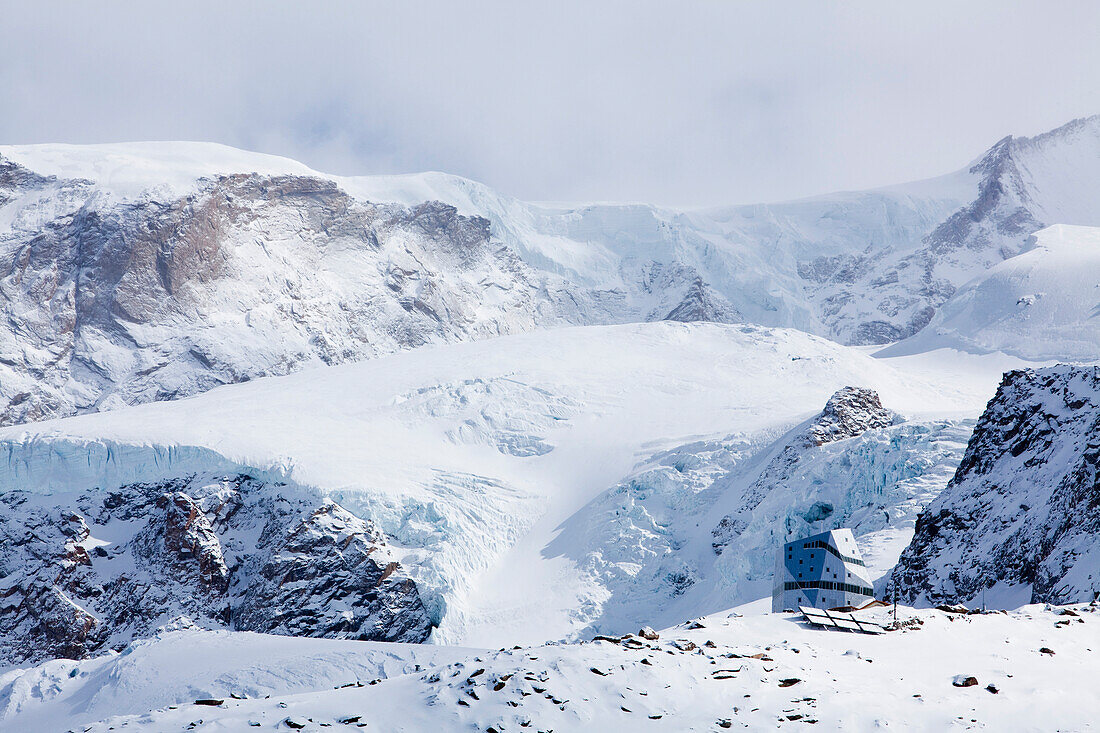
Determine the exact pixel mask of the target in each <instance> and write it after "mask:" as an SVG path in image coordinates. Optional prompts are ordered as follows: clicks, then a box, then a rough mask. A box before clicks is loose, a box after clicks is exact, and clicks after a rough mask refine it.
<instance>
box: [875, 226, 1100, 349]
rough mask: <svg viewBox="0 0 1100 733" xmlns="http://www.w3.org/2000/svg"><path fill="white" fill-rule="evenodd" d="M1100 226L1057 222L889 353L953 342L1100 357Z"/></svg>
mask: <svg viewBox="0 0 1100 733" xmlns="http://www.w3.org/2000/svg"><path fill="white" fill-rule="evenodd" d="M1098 307H1100V228H1096V227H1084V226H1065V225H1056V226H1051V227H1047V228H1046V229H1043V230H1041V231H1039V232H1037V233H1036V234H1035V245H1034V247H1033V248H1032V249H1031V250H1029V251H1028V252H1025V253H1023V254H1020V255H1017V256H1015V257H1013V258H1011V259H1008V260H1005V261H1004V262H1002V263H1001V264H999V265H997V266H995V267H993V268H991V269H990V270H988V271H986V272H984V273H982V274H981V275H979V276H978V277H976V278H975V279H974V280H971V281H970V282H968V283H967V284H966V285H964V286H963V287H961V288H959V291H958V292H957V293H956V294H955V295H954V296H953V297H952V298H951V299H950V300H948V301H947V302H946V303H944V304H943V306H942V307H941V308H940V309H939V312H938V313H937V314H936V316H935V317H934V318H933V319H932V322H931V323H929V324H928V326H927V327H926V328H925V329H924V330H923V331H921V332H920V333H918V334H917V335H916V336H913V337H912V338H910V339H908V340H906V341H902V342H900V343H898V344H895V345H893V346H891V347H888V348H886V349H883V350H882V351H881V352H880V354H881V355H883V356H895V355H901V354H915V353H922V352H928V351H931V350H934V349H938V348H955V349H960V350H964V351H970V352H974V353H978V354H983V353H989V352H1003V353H1006V354H1012V355H1015V356H1018V357H1021V358H1023V359H1027V360H1030V361H1048V360H1049V361H1054V360H1057V361H1069V362H1090V361H1096V360H1100V322H1098V321H1097V314H1098V310H1097V309H1098Z"/></svg>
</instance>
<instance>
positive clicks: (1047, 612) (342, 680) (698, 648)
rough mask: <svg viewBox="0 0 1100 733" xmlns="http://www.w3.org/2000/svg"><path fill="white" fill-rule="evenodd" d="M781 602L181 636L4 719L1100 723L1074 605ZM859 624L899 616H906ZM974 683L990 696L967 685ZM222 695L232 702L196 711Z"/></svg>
mask: <svg viewBox="0 0 1100 733" xmlns="http://www.w3.org/2000/svg"><path fill="white" fill-rule="evenodd" d="M763 605H764V604H763V603H757V604H751V605H749V606H744V607H739V608H736V609H733V610H732V611H727V612H722V613H718V614H714V615H712V616H709V617H706V618H702V619H699V620H698V621H696V622H693V623H691V624H682V625H679V626H677V627H673V628H670V629H666V630H664V631H661V633H660V639H659V640H657V641H654V642H643V641H642V640H640V639H639V640H634V641H628V642H626V643H624V644H618V643H614V642H609V641H597V642H591V643H584V644H564V645H556V644H552V645H546V646H535V647H529V648H521V649H514V650H510V651H505V650H501V651H498V652H492V651H487V650H481V651H479V650H460V649H454V648H435V647H407V646H401V645H388V644H371V643H367V642H335V641H328V640H312V639H308V640H307V639H286V638H273V637H264V636H260V635H255V634H244V633H227V632H222V633H218V634H212V633H210V632H194V631H192V632H174V633H168V634H165V635H163V636H162V637H160V638H159V639H156V640H153V641H149V642H142V643H140V644H136V645H134V646H133V647H131V650H130V651H128V652H127V653H125V654H123V655H117V656H109V657H104V658H99V659H94V660H87V661H84V662H68V661H54V662H48V663H46V664H43V665H40V666H38V667H35V668H31V669H27V670H15V671H13V672H9V673H7V674H6V675H5V676H4V677H3V678H0V696H3V699H4V701H5V707H4V708H3V712H2V713H0V721H2V723H3V724H4V725H5V727H10V728H11V729H13V730H16V729H18V730H32V729H33V730H63V729H65V728H66V727H77V726H81V727H79V728H78V729H82V730H88V731H89V732H91V731H106V730H109V729H112V728H113V729H114V730H120V729H124V730H134V731H157V732H158V733H162V732H167V731H177V730H181V731H182V730H185V729H190V730H199V731H234V732H235V731H242V730H252V729H255V730H260V731H263V730H287V729H288V728H287V726H286V725H285V724H284V722H283V721H285V720H287V719H288V718H289V719H290V720H291V721H293V722H294V723H296V724H301V725H303V726H304V727H303V730H306V731H320V730H358V729H361V727H357V726H358V725H359V724H361V723H365V724H366V730H386V731H423V730H439V731H452V730H455V731H457V730H487V729H488V728H489V727H490V726H492V727H494V728H495V729H496V730H498V731H515V730H528V729H529V730H549V729H553V730H601V731H636V730H654V731H659V730H670V731H673V730H674V731H687V730H705V731H711V730H716V729H719V727H718V726H719V724H720V723H722V722H723V721H728V722H729V726H730V727H731V728H732V729H734V730H745V729H748V730H762V729H765V728H767V729H771V728H779V729H783V728H786V727H789V726H795V727H796V728H798V729H801V728H802V726H803V725H805V724H806V723H807V722H808V721H811V720H812V721H816V724H817V726H818V727H819V728H821V729H822V730H848V731H864V730H881V729H883V728H896V729H901V730H921V731H943V730H992V731H1002V730H1014V731H1079V730H1088V729H1090V728H1091V726H1092V725H1093V724H1094V722H1095V720H1096V718H1097V716H1098V715H1100V698H1098V697H1097V696H1096V695H1095V694H1094V691H1093V687H1092V686H1093V681H1094V679H1095V676H1096V675H1097V674H1098V673H1100V658H1098V657H1097V655H1096V653H1095V652H1094V650H1095V649H1097V648H1098V645H1100V617H1098V615H1097V607H1096V606H1087V605H1079V606H1074V607H1072V608H1071V609H1068V610H1072V612H1073V613H1075V614H1077V615H1075V616H1063V615H1061V613H1062V611H1063V610H1065V609H1060V608H1050V607H1043V606H1026V607H1024V608H1021V609H1020V610H1019V611H1015V612H1011V613H994V614H986V615H959V614H950V613H943V612H940V611H936V610H914V609H910V608H906V607H900V608H899V609H898V619H899V621H907V622H908V625H907V626H906V627H905V628H904V629H903V630H901V631H893V632H889V633H886V634H883V635H881V636H869V635H862V634H852V633H845V632H839V631H828V630H824V629H815V628H811V627H809V626H808V625H806V624H804V623H802V622H801V621H800V617H798V616H797V615H796V614H768V613H765V612H763V610H762V608H763ZM860 613H861V615H864V616H867V617H868V618H871V619H875V620H879V621H880V622H885V621H887V620H889V619H890V609H878V610H876V611H872V612H860ZM1056 624H1060V625H1056ZM1041 649H1049V650H1050V651H1052V652H1053V654H1046V653H1044V652H1042V651H1040V650H1041ZM214 650H217V653H211V652H212V651H214ZM643 659H645V660H647V662H648V663H642V660H643ZM414 664H419V665H420V667H421V668H420V669H419V670H417V669H416V668H415V667H414V666H413V665H414ZM70 675H71V676H70ZM957 676H963V677H964V678H965V677H971V676H972V677H975V678H976V679H977V681H978V684H977V685H976V686H973V687H955V686H954V685H953V684H952V682H953V680H954V679H955V678H956V677H957ZM375 678H381V681H380V682H378V683H377V684H363V686H356V685H355V684H354V683H355V682H356V681H357V680H358V681H360V682H362V683H366V682H369V681H370V680H372V679H375ZM349 683H351V685H350V686H347V685H348V684H349ZM990 685H992V686H993V687H994V688H995V689H996V693H993V692H992V691H990V690H989V689H987V688H988V686H990ZM334 688H336V689H334ZM231 693H234V694H237V695H238V696H240V697H247V698H248V699H240V700H238V699H233V698H231V697H229V694H231ZM40 695H41V696H43V697H39V696H40ZM266 695H270V697H269V698H268V697H265V696H266ZM207 697H215V698H216V699H221V700H222V701H223V702H222V704H221V705H220V706H213V707H212V706H199V705H195V704H193V701H194V700H195V699H199V698H207ZM97 716H102V718H103V719H102V720H101V722H97V723H92V724H91V725H90V726H88V727H87V728H84V727H82V726H85V725H87V724H88V723H91V722H92V721H94V720H96V719H97ZM351 718H356V720H353V721H351V722H347V723H342V721H346V720H348V719H351ZM525 724H529V726H528V727H525ZM190 726H193V727H190Z"/></svg>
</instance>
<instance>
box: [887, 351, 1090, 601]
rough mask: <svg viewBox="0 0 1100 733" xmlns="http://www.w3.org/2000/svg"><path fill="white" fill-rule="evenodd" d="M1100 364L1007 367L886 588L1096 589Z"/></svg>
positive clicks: (966, 595)
mask: <svg viewBox="0 0 1100 733" xmlns="http://www.w3.org/2000/svg"><path fill="white" fill-rule="evenodd" d="M1098 395H1100V369H1097V368H1096V367H1069V366H1058V367H1051V368H1046V369H1038V370H1030V369H1025V370H1021V371H1013V372H1009V373H1007V374H1005V376H1004V379H1003V380H1002V382H1001V385H1000V387H999V388H998V389H997V394H996V395H995V396H994V397H993V399H992V400H990V402H989V404H988V405H987V407H986V410H985V413H984V414H983V415H982V417H981V419H980V420H979V421H978V424H977V426H976V427H975V429H974V433H973V435H972V436H971V438H970V442H969V444H968V445H967V448H966V452H965V454H964V455H963V458H962V461H961V463H960V464H959V467H958V470H957V471H956V472H955V476H954V478H952V480H951V481H950V483H949V484H948V485H947V488H945V489H944V491H943V492H942V493H941V494H940V495H939V496H938V497H937V498H936V499H935V500H934V501H933V502H932V503H931V504H930V505H929V506H928V507H927V509H925V511H924V512H923V513H922V514H921V515H920V517H919V518H918V520H917V524H916V532H915V534H914V536H913V540H912V542H911V543H910V545H909V547H907V548H906V549H905V551H904V552H903V553H902V555H901V558H900V560H899V562H898V564H897V566H896V567H895V569H894V571H893V573H892V575H891V577H890V581H889V585H888V588H887V592H888V593H890V594H891V597H895V598H897V599H898V600H900V601H902V602H905V603H926V604H929V605H936V604H953V603H959V602H965V603H968V604H970V605H974V604H975V603H980V602H981V598H982V592H983V590H984V589H987V588H990V587H992V586H994V585H996V584H1003V585H1005V586H1018V587H1020V588H1021V590H1022V592H1024V593H1026V596H1025V598H1026V599H1027V600H1029V601H1030V602H1031V603H1044V602H1046V603H1057V604H1064V603H1071V602H1083V601H1089V600H1091V599H1092V598H1093V597H1094V594H1095V593H1096V592H1098V591H1100V573H1096V572H1095V568H1096V567H1100V551H1098V550H1097V548H1098V547H1100V438H1097V435H1098V434H1100V397H1098Z"/></svg>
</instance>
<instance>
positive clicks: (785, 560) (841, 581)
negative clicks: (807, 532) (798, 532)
mask: <svg viewBox="0 0 1100 733" xmlns="http://www.w3.org/2000/svg"><path fill="white" fill-rule="evenodd" d="M874 597H875V594H874V590H873V588H872V583H871V577H870V574H869V573H868V572H867V567H866V565H865V564H864V562H863V557H862V556H861V555H860V552H859V546H858V545H856V540H855V537H854V536H853V535H852V530H850V529H834V530H830V531H829V532H822V533H821V534H815V535H813V536H811V537H804V538H802V539H800V540H796V541H794V542H788V543H787V544H785V545H783V548H782V549H781V551H780V553H779V555H778V556H777V557H776V564H775V579H774V583H773V585H772V611H773V612H777V611H783V610H786V609H790V610H794V609H797V608H798V607H799V606H810V607H813V608H839V607H842V606H862V605H863V604H865V603H867V602H868V601H870V600H872V599H874Z"/></svg>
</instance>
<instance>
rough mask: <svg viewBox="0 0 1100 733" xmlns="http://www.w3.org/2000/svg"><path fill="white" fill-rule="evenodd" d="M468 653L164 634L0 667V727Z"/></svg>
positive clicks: (319, 681) (389, 672)
mask: <svg viewBox="0 0 1100 733" xmlns="http://www.w3.org/2000/svg"><path fill="white" fill-rule="evenodd" d="M469 654H470V651H469V650H465V649H461V648H458V647H439V646H425V645H413V644H396V643H383V642H369V641H356V642H349V641H338V640H334V639H310V638H300V637H291V636H270V635H266V634H253V633H251V632H245V631H236V632H227V631H200V630H198V629H187V630H178V631H171V630H165V631H163V632H161V633H160V634H158V635H157V636H155V637H153V638H151V639H147V640H144V641H138V642H135V643H133V644H131V645H130V646H129V647H127V648H126V650H125V651H123V652H122V653H120V654H116V653H111V654H104V655H101V656H98V657H95V658H93V659H88V660H84V661H82V662H75V661H72V660H68V659H57V660H52V661H49V662H45V663H43V664H40V665H38V666H36V667H27V668H21V669H14V670H9V671H7V672H3V673H0V727H3V728H4V729H5V730H25V731H31V730H35V731H42V732H43V733H45V732H46V731H54V730H64V729H65V728H67V727H69V726H81V725H86V724H88V723H92V722H95V721H97V720H100V719H103V718H107V717H111V716H115V715H134V714H138V713H144V712H146V711H149V710H152V709H154V708H161V707H165V706H167V705H172V704H178V703H184V702H187V703H190V702H192V701H193V700H195V699H197V698H209V697H229V696H230V695H238V696H247V697H263V696H265V695H285V694H295V693H301V692H309V691H314V690H318V689H322V688H332V687H335V686H337V685H343V684H346V683H348V682H355V681H360V680H361V681H363V682H367V681H369V680H373V679H379V678H385V677H391V676H399V675H402V674H406V673H412V672H414V671H415V670H416V668H417V665H425V666H427V665H433V664H447V663H449V662H450V661H452V660H454V659H461V658H464V657H466V656H468V655H469ZM9 726H10V727H9Z"/></svg>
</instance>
